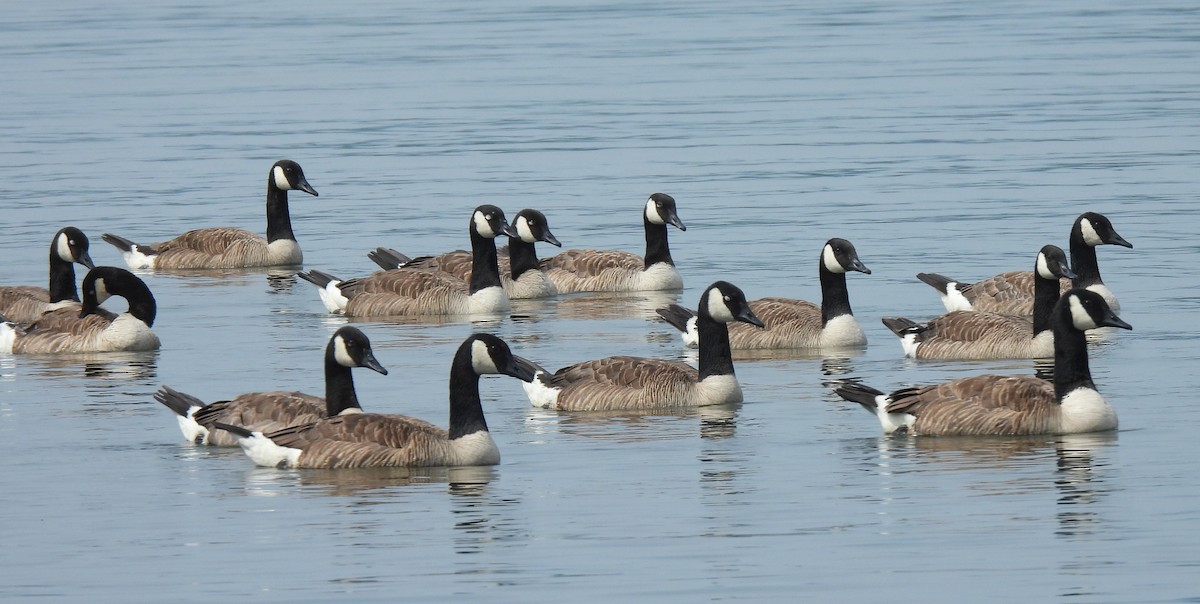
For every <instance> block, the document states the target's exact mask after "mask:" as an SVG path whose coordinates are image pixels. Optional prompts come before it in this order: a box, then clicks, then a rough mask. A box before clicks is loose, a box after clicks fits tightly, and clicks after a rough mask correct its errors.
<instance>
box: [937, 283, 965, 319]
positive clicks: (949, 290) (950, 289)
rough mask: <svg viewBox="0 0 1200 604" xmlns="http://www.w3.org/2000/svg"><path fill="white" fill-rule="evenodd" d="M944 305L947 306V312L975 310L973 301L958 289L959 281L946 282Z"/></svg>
mask: <svg viewBox="0 0 1200 604" xmlns="http://www.w3.org/2000/svg"><path fill="white" fill-rule="evenodd" d="M942 306H945V307H946V312H954V311H956V310H973V308H972V307H971V301H970V300H968V299H967V297H966V296H964V295H963V293H962V292H961V291H959V290H958V284H957V283H947V284H946V293H944V294H942Z"/></svg>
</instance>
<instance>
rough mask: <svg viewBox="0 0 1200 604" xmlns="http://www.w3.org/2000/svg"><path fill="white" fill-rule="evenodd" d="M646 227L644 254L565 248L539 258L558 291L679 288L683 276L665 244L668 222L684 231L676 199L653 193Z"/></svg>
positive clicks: (646, 218)
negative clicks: (643, 255)
mask: <svg viewBox="0 0 1200 604" xmlns="http://www.w3.org/2000/svg"><path fill="white" fill-rule="evenodd" d="M642 221H643V223H644V224H645V228H646V256H645V257H641V256H638V255H637V254H631V253H629V252H622V251H616V250H566V251H564V252H560V253H559V254H557V255H555V256H552V257H550V258H545V259H543V260H542V263H541V264H542V270H543V271H546V275H548V276H549V277H550V280H551V281H553V282H554V285H555V287H557V288H558V292H559V293H562V294H569V293H573V292H631V291H644V290H662V289H681V288H683V278H682V277H680V276H679V271H677V270H675V261H674V260H672V259H671V249H670V247H668V245H667V225H668V224H669V225H672V226H674V227H675V228H677V229H679V230H681V231H686V230H687V227H685V226H684V225H683V221H682V220H680V219H679V215H678V214H677V213H676V211H675V199H674V198H673V197H671V196H670V195H667V194H666V193H655V194H653V195H651V196H650V199H647V200H646V208H645V210H644V211H643V212H642Z"/></svg>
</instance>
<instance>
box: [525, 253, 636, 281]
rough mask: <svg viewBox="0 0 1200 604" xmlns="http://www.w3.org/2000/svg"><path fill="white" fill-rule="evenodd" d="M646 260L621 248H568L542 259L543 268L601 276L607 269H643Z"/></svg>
mask: <svg viewBox="0 0 1200 604" xmlns="http://www.w3.org/2000/svg"><path fill="white" fill-rule="evenodd" d="M644 264H645V261H644V260H642V257H641V256H638V255H637V254H631V253H629V252H622V251H620V250H566V251H563V252H560V253H558V254H555V255H554V256H551V257H549V258H545V259H543V260H542V261H541V267H542V270H544V271H545V270H563V271H567V272H570V273H574V274H575V276H577V277H595V276H599V275H600V274H601V273H602V272H604V271H605V270H607V269H613V268H616V269H621V270H635V271H636V270H642V268H644Z"/></svg>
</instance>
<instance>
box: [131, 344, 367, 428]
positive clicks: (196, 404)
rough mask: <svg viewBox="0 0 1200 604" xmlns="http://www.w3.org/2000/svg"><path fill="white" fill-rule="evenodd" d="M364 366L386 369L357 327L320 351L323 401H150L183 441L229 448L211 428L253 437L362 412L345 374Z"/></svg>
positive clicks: (243, 397)
mask: <svg viewBox="0 0 1200 604" xmlns="http://www.w3.org/2000/svg"><path fill="white" fill-rule="evenodd" d="M356 367H365V368H367V369H370V370H372V371H376V372H378V373H381V374H383V375H387V369H385V368H384V367H383V365H381V364H380V363H379V361H378V360H376V358H375V353H374V351H373V350H372V348H371V340H370V339H369V338H367V335H366V334H365V333H363V332H362V330H360V329H358V328H357V327H352V326H349V325H347V326H344V327H341V328H339V329H338V330H337V331H336V332H334V334H333V335H332V336H331V337H330V338H329V343H328V344H326V346H325V397H324V398H321V397H318V396H313V395H311V394H304V393H302V392H284V391H273V392H248V393H246V394H240V395H238V396H236V397H234V398H233V399H230V400H223V401H217V402H214V403H209V404H205V403H204V402H203V401H201V400H200V399H198V398H196V397H194V396H192V395H190V394H186V393H183V392H180V391H178V390H175V389H173V388H170V387H168V386H163V387H162V388H160V389H159V391H158V392H156V393H155V394H154V400H156V401H158V402H160V403H162V404H163V405H165V406H166V407H167V408H169V409H171V410H172V411H174V412H175V414H176V419H178V420H179V429H180V431H182V432H183V437H184V439H185V440H187V441H189V442H195V443H197V444H202V445H215V446H227V447H228V446H234V445H237V444H238V443H237V439H236V438H235V437H234V436H233V435H231V434H229V433H228V432H226V431H224V430H219V429H217V428H216V424H217V423H218V422H219V423H227V424H234V425H238V426H242V427H244V428H247V429H250V430H257V431H259V432H273V431H275V430H281V429H283V428H287V427H289V426H296V425H300V424H307V423H310V422H314V421H317V420H319V419H323V418H326V417H334V416H337V415H339V414H343V413H362V407H361V406H360V405H359V403H358V395H357V394H356V392H355V390H354V377H353V375H352V374H351V373H350V370H351V369H353V368H356Z"/></svg>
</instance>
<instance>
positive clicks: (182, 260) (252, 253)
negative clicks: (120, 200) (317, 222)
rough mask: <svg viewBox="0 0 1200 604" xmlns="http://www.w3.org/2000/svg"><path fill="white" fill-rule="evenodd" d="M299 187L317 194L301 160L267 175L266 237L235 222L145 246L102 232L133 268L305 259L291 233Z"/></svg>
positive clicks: (264, 263) (270, 263)
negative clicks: (292, 198) (292, 200)
mask: <svg viewBox="0 0 1200 604" xmlns="http://www.w3.org/2000/svg"><path fill="white" fill-rule="evenodd" d="M291 190H299V191H304V192H305V193H308V194H309V195H312V196H314V197H315V196H316V195H317V190H316V189H314V188H312V185H309V184H308V181H307V180H305V179H304V171H303V170H301V169H300V164H298V163H296V162H294V161H291V160H288V159H282V160H279V161H277V162H275V164H274V165H273V166H271V171H270V172H269V173H268V174H267V237H266V239H263V238H262V237H260V236H258V235H256V234H254V233H251V232H250V231H247V230H244V229H239V228H235V227H213V228H206V229H195V230H192V231H188V232H186V233H184V234H182V235H180V236H178V237H176V238H174V239H171V240H169V241H163V242H161V243H154V244H151V245H142V244H138V243H134V242H132V241H130V240H128V239H126V238H124V237H119V236H117V235H113V234H111V233H104V234H103V235H102V236H101V237H102V238H103V239H104V240H105V241H107V242H109V243H111V244H113V245H114V246H116V247H117V248H118V249H120V250H121V251H122V252H123V255H124V256H125V263H126V264H128V265H129V268H132V269H140V268H153V269H205V268H245V267H252V266H278V265H288V264H300V263H302V262H304V254H303V253H302V252H301V251H300V245H299V244H298V243H296V235H295V233H293V232H292V217H291V215H290V214H289V213H288V195H287V192H288V191H291Z"/></svg>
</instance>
